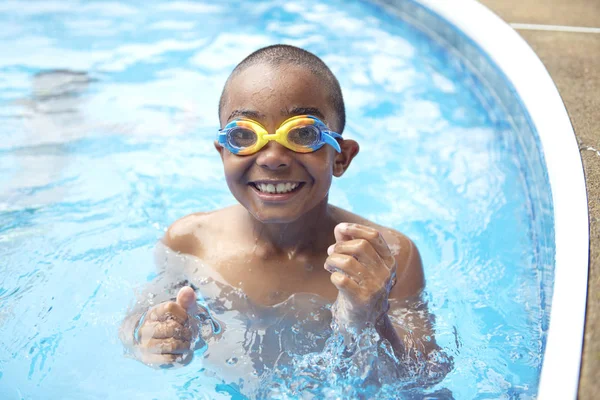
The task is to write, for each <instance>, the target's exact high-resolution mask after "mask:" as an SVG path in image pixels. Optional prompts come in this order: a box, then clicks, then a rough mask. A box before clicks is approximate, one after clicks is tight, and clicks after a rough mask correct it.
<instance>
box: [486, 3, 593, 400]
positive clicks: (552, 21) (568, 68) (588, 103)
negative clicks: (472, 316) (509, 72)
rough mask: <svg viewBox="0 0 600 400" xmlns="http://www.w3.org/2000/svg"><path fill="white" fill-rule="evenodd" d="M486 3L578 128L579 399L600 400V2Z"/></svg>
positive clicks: (576, 129)
mask: <svg viewBox="0 0 600 400" xmlns="http://www.w3.org/2000/svg"><path fill="white" fill-rule="evenodd" d="M480 2H481V3H483V4H484V5H486V6H487V7H488V8H490V9H491V10H492V11H494V12H495V13H496V14H498V15H499V16H500V17H502V18H503V19H504V20H505V21H506V22H508V23H511V24H515V25H514V26H515V27H516V29H517V32H519V34H520V35H521V36H522V37H523V38H524V39H525V40H526V41H527V42H528V43H529V45H530V46H531V47H532V48H533V50H534V51H535V52H536V53H537V55H538V56H539V57H540V59H541V60H542V62H543V63H544V65H545V66H546V68H547V69H548V71H549V72H550V75H551V76H552V78H553V79H554V82H555V83H556V86H557V87H558V90H559V91H560V94H561V96H562V98H563V101H564V102H565V105H566V107H567V111H568V112H569V116H570V117H571V122H572V123H573V127H574V128H575V134H576V136H577V141H578V143H579V149H580V152H581V158H582V159H583V164H584V171H585V176H586V184H587V192H588V204H589V211H590V266H589V281H588V300H587V313H586V327H585V338H584V348H583V357H582V366H581V376H580V381H579V398H580V399H600V0H480ZM516 24H518V25H516ZM524 24H531V26H524ZM568 27H570V28H568ZM573 28H575V29H573ZM577 28H596V29H583V30H582V29H577ZM573 31H584V32H573Z"/></svg>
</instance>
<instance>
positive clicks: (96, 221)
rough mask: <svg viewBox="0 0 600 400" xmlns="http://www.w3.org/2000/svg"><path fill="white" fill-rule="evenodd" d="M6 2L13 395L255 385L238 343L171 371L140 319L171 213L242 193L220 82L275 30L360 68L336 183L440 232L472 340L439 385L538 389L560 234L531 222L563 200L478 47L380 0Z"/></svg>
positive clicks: (464, 331)
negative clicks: (225, 163)
mask: <svg viewBox="0 0 600 400" xmlns="http://www.w3.org/2000/svg"><path fill="white" fill-rule="evenodd" d="M300 4H302V5H300ZM0 22H1V24H2V27H3V28H2V29H1V30H0V47H1V48H2V49H3V50H2V52H0V104H2V107H1V108H0V135H1V137H2V141H0V183H1V185H0V256H1V260H2V262H1V264H0V398H2V399H21V398H23V399H42V398H43V399H96V398H97V399H106V398H111V399H132V398H140V399H151V398H156V399H177V398H224V399H226V398H241V395H240V394H238V392H239V391H241V392H242V393H243V392H244V390H243V387H244V384H245V383H246V382H245V381H246V380H245V379H244V378H239V377H238V378H235V379H237V380H235V381H234V378H232V376H235V375H236V371H240V368H242V367H241V366H240V364H241V361H240V362H238V360H237V359H236V360H232V357H231V355H229V356H228V355H227V351H226V350H224V349H221V350H220V351H219V352H216V351H215V352H213V353H212V359H213V360H212V361H213V363H212V364H211V360H207V359H206V358H204V357H202V354H200V355H199V356H197V357H195V358H194V361H193V362H192V363H191V364H190V365H188V366H186V367H184V368H179V369H171V370H155V369H151V368H149V367H146V366H144V365H143V364H141V363H139V362H137V361H135V360H133V359H131V358H128V357H126V356H125V355H124V351H123V346H122V345H121V343H120V341H119V339H118V329H119V325H120V323H121V321H122V319H123V318H124V316H125V315H126V313H127V310H128V308H129V307H130V306H131V305H132V304H133V303H134V301H135V298H136V293H137V292H139V291H141V290H143V289H144V287H145V285H147V283H148V282H149V281H151V280H152V279H153V278H154V277H156V275H157V266H156V265H157V263H159V262H157V261H156V260H155V245H156V242H157V240H159V238H160V237H161V236H162V235H163V233H164V231H165V229H166V228H167V227H168V226H169V225H170V223H172V222H173V221H175V220H176V219H177V218H180V217H182V216H184V215H186V214H188V213H191V212H195V211H207V210H213V209H215V208H220V207H223V206H225V205H229V204H233V203H234V202H235V200H234V199H233V197H232V196H231V195H230V194H229V192H228V189H227V186H226V184H225V181H224V178H223V173H222V169H221V163H220V160H219V157H218V155H217V153H216V152H215V151H214V149H213V146H212V140H213V138H214V134H215V130H216V129H217V128H218V118H217V104H218V97H219V94H220V90H221V88H222V85H223V83H224V82H225V79H226V78H227V76H228V74H229V72H230V71H231V70H232V68H233V67H234V66H235V65H236V64H237V63H238V62H239V61H241V59H242V58H244V57H245V56H246V55H248V54H249V53H250V52H251V51H253V50H255V49H257V48H259V47H261V46H264V45H268V44H273V43H288V44H294V45H298V46H302V47H305V48H306V49H308V50H310V51H312V52H314V53H316V54H318V55H319V56H321V57H322V58H323V60H324V61H325V62H326V63H327V64H328V65H329V66H330V67H331V69H332V70H333V71H334V73H335V74H336V75H337V77H338V78H339V80H340V83H341V85H342V88H343V92H344V96H345V100H346V108H347V118H348V123H347V129H346V131H345V133H344V134H345V136H347V137H351V138H353V139H356V140H358V141H359V143H360V144H361V153H360V154H359V156H358V158H357V159H356V160H355V161H354V162H353V164H352V167H351V168H350V170H349V171H348V173H347V174H345V175H344V177H343V178H341V179H338V180H335V181H334V184H333V187H332V189H331V197H330V198H331V202H332V203H333V204H336V205H338V206H341V207H343V208H346V209H348V210H351V211H353V212H356V213H358V214H361V215H363V216H365V217H367V218H370V219H372V220H374V221H375V222H378V223H381V224H384V225H388V226H392V227H394V228H396V229H398V230H400V231H402V232H404V233H405V234H407V235H408V236H410V237H411V238H412V239H413V240H414V241H415V242H416V244H417V246H418V247H419V249H420V251H421V254H422V257H423V261H424V266H425V274H426V279H427V293H426V295H425V298H426V300H427V301H428V302H429V307H430V310H431V312H432V313H434V314H435V317H436V323H435V329H436V340H437V341H438V343H439V344H440V345H441V346H442V347H443V348H444V349H445V351H446V352H447V353H448V354H449V355H451V356H452V357H453V358H454V368H453V369H452V371H450V372H449V373H448V375H447V376H446V378H445V379H444V380H443V381H442V382H440V383H438V384H437V385H436V386H435V387H433V388H428V389H427V390H429V392H434V391H436V390H442V389H445V390H446V393H447V391H450V392H451V393H452V396H453V397H454V398H456V399H474V398H481V399H485V398H494V399H497V398H506V399H508V398H511V399H512V398H521V399H528V398H533V397H535V395H536V393H537V384H538V380H539V372H540V367H541V363H542V349H543V346H544V340H545V321H546V320H547V310H546V309H544V306H543V304H544V303H543V301H542V298H543V295H544V289H543V288H542V287H541V284H540V282H541V281H542V279H541V278H540V272H539V271H540V269H542V268H544V267H546V266H545V265H540V263H541V261H540V260H542V261H543V257H542V258H540V257H539V254H538V250H536V249H538V248H539V243H538V242H539V241H540V240H542V239H543V238H545V237H547V236H548V235H550V234H549V233H548V232H540V231H538V230H536V229H537V228H536V225H535V224H533V223H532V222H531V221H532V219H533V216H534V215H535V216H537V218H539V217H540V215H547V214H548V213H549V212H550V210H548V209H547V208H544V207H542V206H540V205H539V204H538V203H536V202H533V201H532V200H531V199H532V197H531V195H530V193H531V192H532V191H535V192H536V193H547V192H548V188H547V187H546V186H544V185H545V181H543V180H539V181H536V180H532V179H534V178H535V174H531V173H529V170H528V168H529V167H528V165H527V164H526V163H524V162H523V161H522V160H523V157H522V156H521V155H520V154H519V151H520V150H519V149H520V147H519V141H518V140H517V134H516V132H515V131H514V130H513V129H512V128H511V125H510V124H509V123H508V122H507V121H508V117H507V116H506V115H503V114H502V111H501V110H502V108H501V107H497V105H495V104H489V103H483V102H482V101H484V100H482V99H489V98H493V96H489V95H487V94H486V90H487V89H486V88H485V87H484V85H482V84H481V82H479V81H478V80H477V78H476V77H475V76H474V75H472V74H470V73H469V72H468V71H467V70H466V69H465V68H464V65H465V64H464V63H463V60H461V59H459V58H457V56H455V55H452V54H450V53H449V52H447V51H446V50H445V49H444V48H443V47H440V46H439V45H437V44H435V43H434V42H432V41H431V40H430V39H429V38H428V37H427V36H426V35H424V34H422V33H420V32H418V31H416V30H414V29H413V28H412V27H411V26H409V25H406V24H405V23H403V22H402V21H400V20H399V19H397V18H396V17H393V16H389V15H386V14H385V13H384V12H383V11H381V10H380V9H378V8H377V7H376V6H374V5H371V4H369V3H367V2H357V3H352V4H346V3H345V2H342V1H336V0H326V1H309V2H302V3H294V2H278V1H253V2H243V1H233V0H230V1H224V2H220V3H219V4H218V5H214V4H209V3H208V2H206V3H200V2H187V1H176V2H168V1H162V2H160V1H149V2H145V3H144V5H143V6H142V5H141V3H138V2H133V1H131V2H121V3H116V2H102V3H101V2H96V3H94V2H83V1H82V2H68V3H67V2H52V1H40V2H36V1H31V2H16V1H15V2H12V1H5V2H3V3H2V4H0ZM499 110H500V111H499ZM532 176H533V177H534V178H532ZM525 177H527V179H528V180H527V181H526V178H525ZM160 251H162V250H161V249H159V252H160ZM159 264H160V263H159ZM546 301H547V300H546ZM222 313H223V315H221V317H222V318H225V319H226V318H228V317H227V312H226V311H222ZM238 316H239V315H238ZM226 329H229V332H233V333H235V330H236V329H237V330H238V331H239V332H238V333H240V334H244V333H248V334H252V335H254V336H253V337H259V338H260V330H254V331H251V330H250V328H248V327H247V326H244V325H243V324H238V325H235V324H234V325H230V326H229V327H228V328H226ZM257 332H258V333H257ZM324 332H325V333H326V331H324V330H321V331H318V332H316V334H317V336H318V335H319V334H323V333H324ZM257 335H258V336H257ZM299 335H301V333H299ZM321 339H323V340H324V339H325V338H324V337H323V338H321ZM228 345H229V346H230V351H231V352H236V351H237V352H239V351H240V350H239V347H240V346H238V343H234V342H230V343H228ZM208 352H209V353H210V349H209V351H208ZM218 357H221V358H220V359H218V360H216V359H217V358H218ZM219 362H220V364H219ZM216 364H219V365H221V367H218V368H217V367H214V365H216ZM223 365H225V366H223ZM226 365H229V366H230V370H228V369H227V368H228V367H226ZM245 367H248V366H247V365H246V366H245ZM239 379H242V380H241V381H240V380H239ZM247 380H248V381H250V380H251V377H250V376H248V378H247ZM246 386H248V384H247V383H246ZM240 388H242V389H240ZM245 394H246V395H249V396H250V397H252V393H250V394H249V393H245ZM398 396H402V394H401V393H399V394H398Z"/></svg>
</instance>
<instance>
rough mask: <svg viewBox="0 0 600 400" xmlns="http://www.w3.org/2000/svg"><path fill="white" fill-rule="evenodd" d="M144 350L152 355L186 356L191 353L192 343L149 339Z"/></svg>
mask: <svg viewBox="0 0 600 400" xmlns="http://www.w3.org/2000/svg"><path fill="white" fill-rule="evenodd" d="M144 350H145V351H146V352H148V353H152V354H184V353H187V352H188V351H190V342H189V341H184V340H178V339H175V338H168V339H149V340H148V341H147V342H146V346H145V348H144Z"/></svg>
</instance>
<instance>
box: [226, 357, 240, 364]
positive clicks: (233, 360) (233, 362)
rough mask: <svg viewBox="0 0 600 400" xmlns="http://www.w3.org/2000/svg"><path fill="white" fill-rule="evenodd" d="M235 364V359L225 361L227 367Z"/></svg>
mask: <svg viewBox="0 0 600 400" xmlns="http://www.w3.org/2000/svg"><path fill="white" fill-rule="evenodd" d="M237 362H238V359H237V358H235V357H231V358H230V359H228V360H227V361H226V363H227V364H229V365H235V364H236V363H237Z"/></svg>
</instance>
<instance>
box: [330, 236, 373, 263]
mask: <svg viewBox="0 0 600 400" xmlns="http://www.w3.org/2000/svg"><path fill="white" fill-rule="evenodd" d="M334 253H336V254H346V255H349V256H352V257H354V258H355V259H357V260H358V261H359V262H360V263H362V264H364V265H366V266H375V265H377V264H379V263H381V261H382V260H381V257H380V256H379V254H378V253H377V252H376V251H375V249H374V248H373V246H372V245H371V243H369V242H368V241H367V240H365V239H352V240H349V241H345V242H338V243H335V244H332V245H331V246H329V249H327V254H329V255H330V256H331V255H332V254H334Z"/></svg>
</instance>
